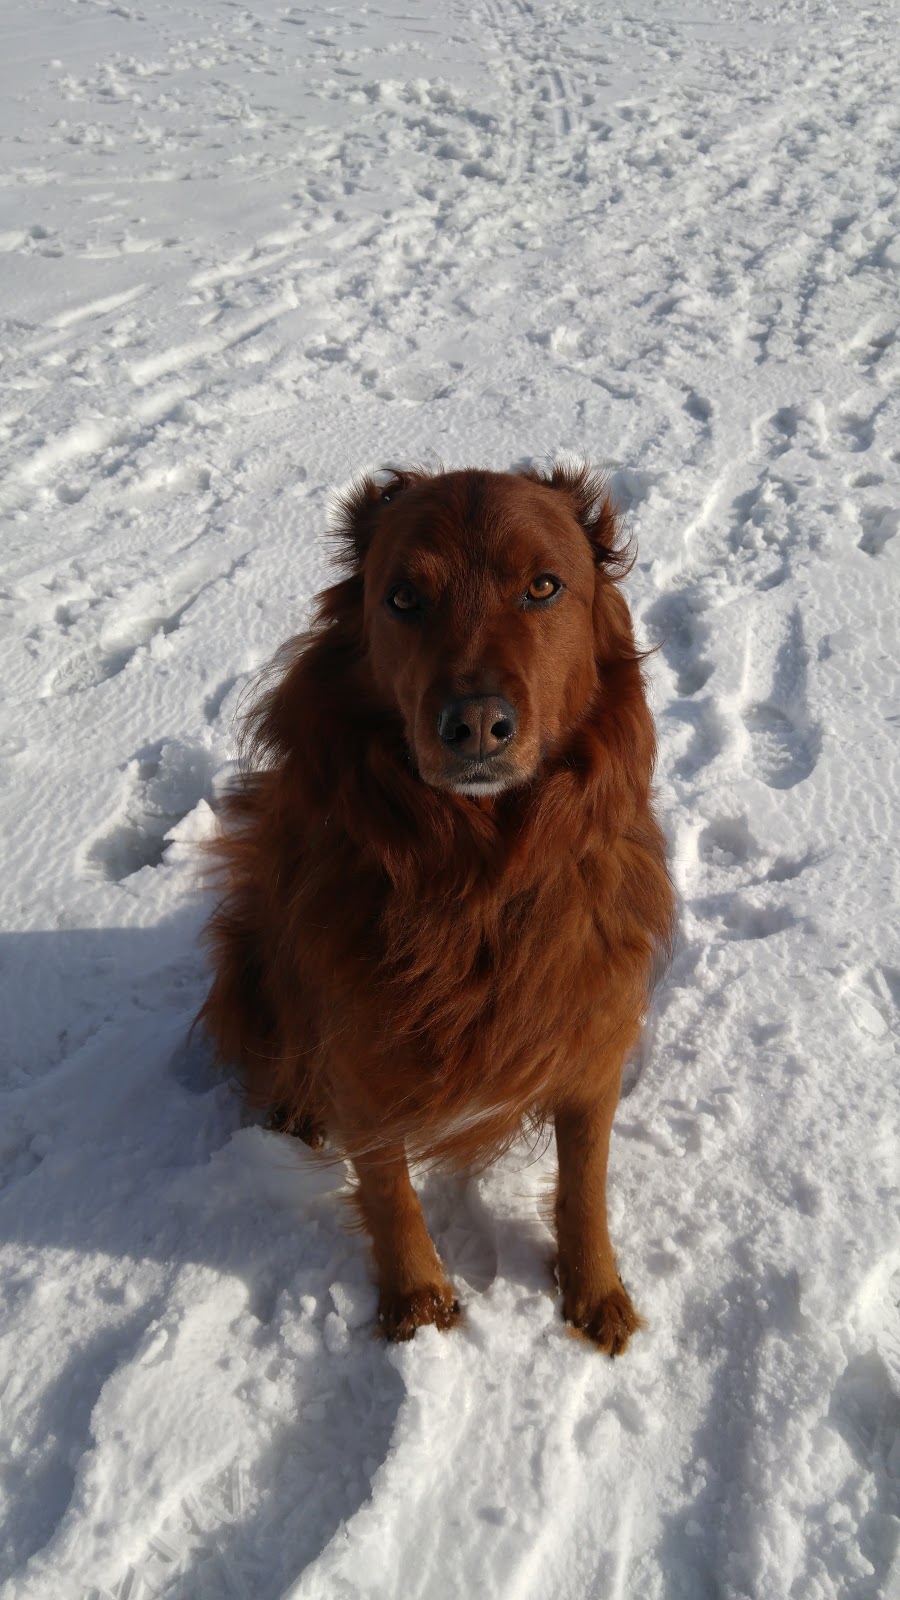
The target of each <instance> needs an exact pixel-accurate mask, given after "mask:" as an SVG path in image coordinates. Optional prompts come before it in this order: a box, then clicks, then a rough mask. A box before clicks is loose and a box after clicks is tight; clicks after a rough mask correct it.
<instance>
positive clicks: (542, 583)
mask: <svg viewBox="0 0 900 1600" xmlns="http://www.w3.org/2000/svg"><path fill="white" fill-rule="evenodd" d="M561 588H562V584H561V583H560V581H559V579H558V578H554V576H553V574H552V572H542V573H541V575H540V577H538V578H533V579H532V581H531V583H530V584H529V585H528V589H527V591H526V595H525V598H526V600H538V601H540V600H552V599H553V596H554V595H556V594H559V591H560V589H561Z"/></svg>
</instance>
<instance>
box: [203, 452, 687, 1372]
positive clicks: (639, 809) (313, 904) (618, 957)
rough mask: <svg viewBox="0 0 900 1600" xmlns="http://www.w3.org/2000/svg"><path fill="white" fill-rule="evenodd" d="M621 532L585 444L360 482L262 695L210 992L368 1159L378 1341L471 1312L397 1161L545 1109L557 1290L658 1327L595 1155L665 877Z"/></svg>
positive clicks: (224, 1023)
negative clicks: (621, 1249)
mask: <svg viewBox="0 0 900 1600" xmlns="http://www.w3.org/2000/svg"><path fill="white" fill-rule="evenodd" d="M618 532H619V530H618V524H617V518H616V513H615V510H614V508H613V506H612V504H611V502H610V500H609V498H608V496H607V494H606V493H605V492H604V490H603V486H602V484H601V483H600V482H598V481H597V480H596V479H595V478H593V477H592V476H591V475H590V473H589V472H588V471H587V469H586V468H582V469H575V468H571V467H564V466H560V467H557V468H555V469H554V470H553V472H552V473H551V474H550V475H549V476H547V477H542V476H540V475H539V474H538V473H536V472H531V471H528V472H521V473H516V474H507V473H492V472H476V471H465V472H449V473H442V474H438V475H435V476H430V475H429V474H427V473H424V472H397V473H394V474H393V475H392V476H391V477H390V479H389V481H387V482H386V483H376V482H375V481H374V480H372V479H369V478H367V479H365V480H364V481H363V482H361V483H359V484H358V485H357V487H356V488H354V489H353V491H352V492H351V493H350V494H349V495H348V496H347V497H346V499H345V500H344V501H343V502H342V505H341V517H340V527H339V533H340V536H341V538H342V541H343V544H342V561H343V565H344V570H345V572H346V576H345V577H344V579H343V581H342V582H340V583H337V584H335V586H334V587H333V588H331V589H328V590H327V591H326V592H325V593H324V594H323V595H322V596H321V598H320V600H319V604H318V613H317V619H316V622H315V626H314V628H313V630H312V632H311V634H310V635H309V636H308V637H306V638H303V639H300V640H298V641H294V642H292V643H291V644H290V645H289V646H288V647H287V654H286V656H285V658H284V660H283V663H282V669H283V670H282V671H281V675H280V677H279V678H278V680H277V682H275V683H274V686H273V687H271V688H270V689H269V690H268V692H267V693H266V694H265V696H264V698H263V699H262V701H261V702H260V704H259V705H258V706H257V707H256V709H255V710H254V712H253V713H252V715H251V718H250V740H249V743H250V751H251V754H252V755H253V756H254V757H255V758H257V761H256V764H257V766H259V765H261V767H262V770H258V771H255V772H253V773H252V774H250V775H248V776H247V777H246V779H245V780H244V783H243V785H242V787H241V789H240V791H239V792H238V793H236V794H235V795H233V796H232V797H231V798H230V800H229V801H228V804H227V831H226V832H225V835H224V837H223V839H222V840H221V841H220V843H219V844H218V846H217V850H218V852H219V855H220V858H221V863H222V866H223V870H224V873H225V877H226V885H227V895H226V898H225V899H224V900H223V902H222V904H221V905H220V906H219V908H218V910H217V911H216V912H215V915H214V916H213V918H212V920H211V923H210V926H209V930H208V933H209V938H210V942H211V947H212V951H213V955H214V962H215V980H214V982H213V986H212V989H211V992H210V994H209V997H208V999H207V1001H206V1004H205V1005H204V1007H203V1010H202V1012H201V1017H202V1018H203V1020H204V1022H205V1024H206V1026H207V1028H208V1029H209V1030H210V1032H211V1034H212V1036H213V1039H214V1040H215V1043H216V1047H217V1051H218V1053H219V1055H220V1057H221V1058H222V1060H223V1061H228V1062H235V1063H239V1064H240V1066H241V1067H242V1069H243V1072H244V1074H245V1077H246V1081H247V1086H248V1091H249V1093H250V1095H251V1097H252V1099H253V1100H254V1101H255V1102H256V1103H258V1104H259V1103H262V1104H268V1105H270V1106H273V1107H274V1108H276V1118H277V1123H278V1125H279V1126H281V1127H283V1128H290V1129H291V1130H292V1131H293V1132H295V1133H298V1134H300V1135H301V1137H303V1138H304V1139H306V1140H307V1141H308V1142H309V1143H310V1144H313V1145H318V1144H321V1143H322V1142H323V1140H324V1138H325V1135H326V1132H327V1134H328V1136H329V1137H330V1138H331V1139H332V1140H333V1141H334V1143H335V1145H336V1146H337V1148H338V1149H339V1150H340V1151H341V1152H342V1153H343V1154H346V1155H347V1156H349V1157H350V1159H351V1160H352V1161H353V1164H354V1166H355V1169H356V1173H357V1176H358V1180H359V1187H358V1192H357V1196H356V1198H357V1204H358V1206H359V1209H360V1212H361V1214H362V1217H363V1218H364V1220H365V1223H366V1226H367V1228H368V1230H369V1232H370V1234H371V1237H372V1243H373V1246H374V1251H375V1260H376V1263H377V1269H378V1281H379V1289H380V1302H379V1321H380V1324H381V1328H382V1330H383V1332H384V1333H385V1334H386V1336H387V1337H388V1338H389V1339H408V1338H410V1337H411V1336H412V1334H413V1333H414V1332H415V1330H416V1328H417V1327H420V1326H421V1325H422V1324H423V1323H435V1324H436V1325H437V1326H438V1327H439V1328H447V1327H449V1326H450V1325H451V1324H452V1323H453V1322H455V1321H456V1320H457V1318H458V1316H459V1309H458V1306H457V1302H456V1298H455V1295H454V1290H453V1286H452V1285H451V1284H450V1283H449V1282H448V1280H447V1278H446V1276H445V1274H444V1271H443V1269H442V1267H441V1263H440V1261H439V1260H438V1257H437V1254H436V1252H435V1249H434V1245H433V1244H432V1242H431V1239H430V1237H429V1235H428V1232H427V1229H426V1227H425V1221H424V1218H423V1216H422V1211H421V1208H420V1206H419V1202H418V1199H417V1198H416V1194H415V1192H414V1190H413V1188H412V1186H411V1184H410V1179H409V1171H408V1168H407V1157H408V1156H409V1157H412V1158H414V1159H415V1160H424V1161H428V1162H441V1163H449V1164H452V1165H453V1166H457V1167H463V1168H466V1167H470V1166H472V1165H484V1164H486V1163H487V1162H489V1161H490V1160H491V1159H492V1158H493V1157H494V1156H496V1154H497V1153H498V1152H499V1151H501V1150H503V1149H504V1147H505V1146H507V1145H508V1144H509V1143H510V1142H511V1141H512V1140H513V1139H514V1138H515V1136H516V1134H517V1132H518V1131H519V1129H520V1127H521V1125H522V1122H523V1119H526V1118H527V1119H528V1120H529V1121H530V1122H531V1123H532V1124H541V1123H544V1122H546V1121H547V1120H548V1119H550V1118H552V1119H553V1123H554V1126H555V1130H556V1143H557V1150H558V1156H559V1185H558V1192H557V1199H556V1229H557V1238H558V1247H559V1255H558V1272H559V1282H560V1286H561V1289H562V1300H563V1316H564V1317H565V1318H566V1320H567V1321H568V1322H570V1323H571V1324H572V1325H573V1326H574V1327H575V1328H576V1329H578V1330H580V1331H581V1332H582V1333H583V1334H585V1335H586V1336H587V1338H588V1339H590V1340H592V1341H593V1343H594V1344H595V1345H596V1346H597V1347H598V1348H599V1349H600V1350H604V1351H606V1352H608V1353H609V1354H610V1355H617V1354H618V1353H619V1352H620V1351H622V1350H624V1348H625V1346H626V1344H627V1342H628V1339H629V1336H630V1334H631V1333H633V1332H634V1330H635V1328H637V1327H638V1326H639V1325H640V1319H639V1317H638V1316H637V1313H636V1312H635V1310H634V1308H633V1306H632V1304H631V1301H630V1299H629V1297H628V1295H627V1293H626V1291H625V1289H624V1288H623V1286H622V1284H621V1282H620V1280H619V1276H618V1273H617V1271H616V1263H615V1258H614V1256H613V1252H612V1248H611V1245H610V1242H609V1235H608V1233H607V1226H606V1164H607V1152H608V1146H609V1134H610V1126H611V1123H612V1119H613V1113H614V1111H615V1107H616V1102H617V1100H618V1097H619V1087H620V1081H621V1073H622V1064H623V1061H624V1060H625V1057H626V1056H627V1055H628V1052H629V1051H630V1050H631V1048H632V1046H633V1045H634V1043H635V1041H636V1039H637V1037H638V1033H639V1030H640V1025H641V1017H642V1013H643V1011H644V1008H645V1005H646V1002H647V995H648V987H649V984H650V980H651V973H652V971H653V968H654V964H655V960H656V957H657V953H658V952H659V951H660V950H661V949H662V950H665V949H666V948H667V946H668V942H669V938H670V933H671V926H672V892H671V887H670V884H669V878H668V875H667V872H666V866H665V854H664V847H663V840H662V836H661V834H660V830H659V827H658V826H657V823H656V820H655V818H654V815H653V811H652V809H651V803H650V777H651V771H652V768H653V760H654V750H655V744H654V734H653V725H652V722H651V718H650V713H649V711H648V709H647V702H646V699H645V697H644V690H643V684H642V679H641V670H640V661H641V658H640V656H639V655H638V653H637V652H636V650H635V646H634V639H633V635H632V630H631V623H630V619H629V614H628V608H627V606H626V604H625V601H624V600H623V599H622V596H621V594H620V593H619V590H618V588H617V580H618V579H619V578H620V577H621V575H622V572H623V570H624V568H625V566H626V561H625V552H624V551H623V549H622V546H621V545H620V543H619V542H618ZM260 758H262V761H261V762H260Z"/></svg>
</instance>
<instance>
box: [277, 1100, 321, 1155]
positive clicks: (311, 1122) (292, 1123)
mask: <svg viewBox="0 0 900 1600" xmlns="http://www.w3.org/2000/svg"><path fill="white" fill-rule="evenodd" d="M266 1127H267V1128H268V1129H269V1131H270V1132H271V1133H289V1134H291V1136H292V1137H293V1138H295V1139H302V1140H303V1143H304V1144H308V1145H309V1147H310V1149H311V1150H321V1148H322V1146H323V1145H324V1143H325V1140H326V1138H327V1133H326V1130H325V1124H324V1123H323V1122H320V1121H319V1120H318V1118H317V1117H314V1116H312V1115H311V1114H309V1113H304V1115H303V1116H299V1117H298V1116H295V1115H294V1114H293V1112H291V1111H290V1110H289V1109H288V1107H287V1106H273V1107H272V1109H271V1111H270V1112H269V1115H268V1117H267V1119H266Z"/></svg>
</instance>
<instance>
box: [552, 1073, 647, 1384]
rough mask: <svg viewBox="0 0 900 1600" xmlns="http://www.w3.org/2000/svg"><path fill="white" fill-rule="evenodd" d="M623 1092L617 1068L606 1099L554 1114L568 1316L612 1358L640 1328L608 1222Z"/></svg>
mask: <svg viewBox="0 0 900 1600" xmlns="http://www.w3.org/2000/svg"><path fill="white" fill-rule="evenodd" d="M618 1098H619V1079H618V1074H617V1075H616V1077H615V1080H614V1082H613V1084H612V1085H611V1086H610V1088H609V1089H608V1090H607V1092H606V1094H605V1095H604V1096H603V1097H602V1098H601V1099H600V1100H598V1101H596V1102H595V1103H594V1104H588V1105H586V1104H579V1105H568V1106H565V1107H563V1108H559V1109H557V1111H556V1114H555V1119H554V1120H555V1123H556V1149H557V1154H558V1157H559V1187H558V1189H557V1196H556V1236H557V1241H558V1245H559V1256H558V1271H559V1284H560V1288H561V1289H562V1295H563V1316H564V1317H565V1319H566V1321H567V1322H570V1323H571V1324H572V1326H573V1327H574V1328H577V1329H578V1331H579V1332H580V1333H582V1334H584V1335H585V1337H586V1338H588V1339H590V1340H591V1342H592V1343H593V1344H595V1345H596V1346H597V1348H598V1350H602V1351H603V1352H604V1353H605V1354H606V1355H610V1356H618V1355H621V1354H622V1351H623V1350H624V1349H625V1346H626V1345H627V1343H628V1340H629V1339H630V1337H631V1335H632V1334H633V1333H634V1332H635V1330H636V1329H637V1328H640V1327H641V1326H642V1322H641V1318H640V1317H639V1316H638V1313H637V1312H636V1311H635V1309H634V1306H633V1305H632V1303H631V1301H630V1299H629V1297H628V1294H627V1292H626V1290H625V1288H624V1286H623V1284H622V1281H621V1279H620V1277H619V1274H618V1272H617V1270H616V1258H615V1256H614V1255H613V1251H612V1245H611V1244H610V1242H609V1232H608V1229H607V1223H606V1165H607V1159H608V1156H609V1135H610V1129H611V1127H612V1120H613V1116H614V1114H615V1109H616V1104H617V1102H618Z"/></svg>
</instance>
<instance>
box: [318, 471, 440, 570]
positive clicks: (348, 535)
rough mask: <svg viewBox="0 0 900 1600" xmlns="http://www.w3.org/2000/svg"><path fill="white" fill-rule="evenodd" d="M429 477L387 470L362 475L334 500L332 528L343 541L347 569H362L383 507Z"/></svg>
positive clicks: (415, 473)
mask: <svg viewBox="0 0 900 1600" xmlns="http://www.w3.org/2000/svg"><path fill="white" fill-rule="evenodd" d="M427 477H428V473H427V472H421V471H405V470H402V469H400V468H396V467H386V468H385V469H384V470H383V471H380V472H364V473H361V474H360V475H359V476H358V477H356V478H352V479H351V481H350V483H349V484H348V485H347V486H346V488H344V489H339V490H338V491H337V493H336V494H335V495H334V497H333V500H332V516H331V525H332V527H333V529H334V531H335V533H336V534H337V536H338V538H339V539H340V540H341V541H342V545H343V550H342V559H343V561H344V562H345V564H346V565H348V566H350V567H351V568H353V569H357V568H359V567H361V566H362V563H363V561H364V560H365V556H366V551H367V550H368V548H369V545H370V544H371V542H372V535H373V534H374V532H375V529H376V527H377V525H378V519H379V517H380V515H381V512H382V510H383V509H384V507H385V506H387V505H389V504H391V503H392V502H393V501H394V500H396V499H398V498H399V496H400V495H401V494H403V493H404V491H405V490H406V489H409V488H410V487H411V486H412V485H413V484H414V483H421V482H422V481H423V479H424V478H427Z"/></svg>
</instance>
